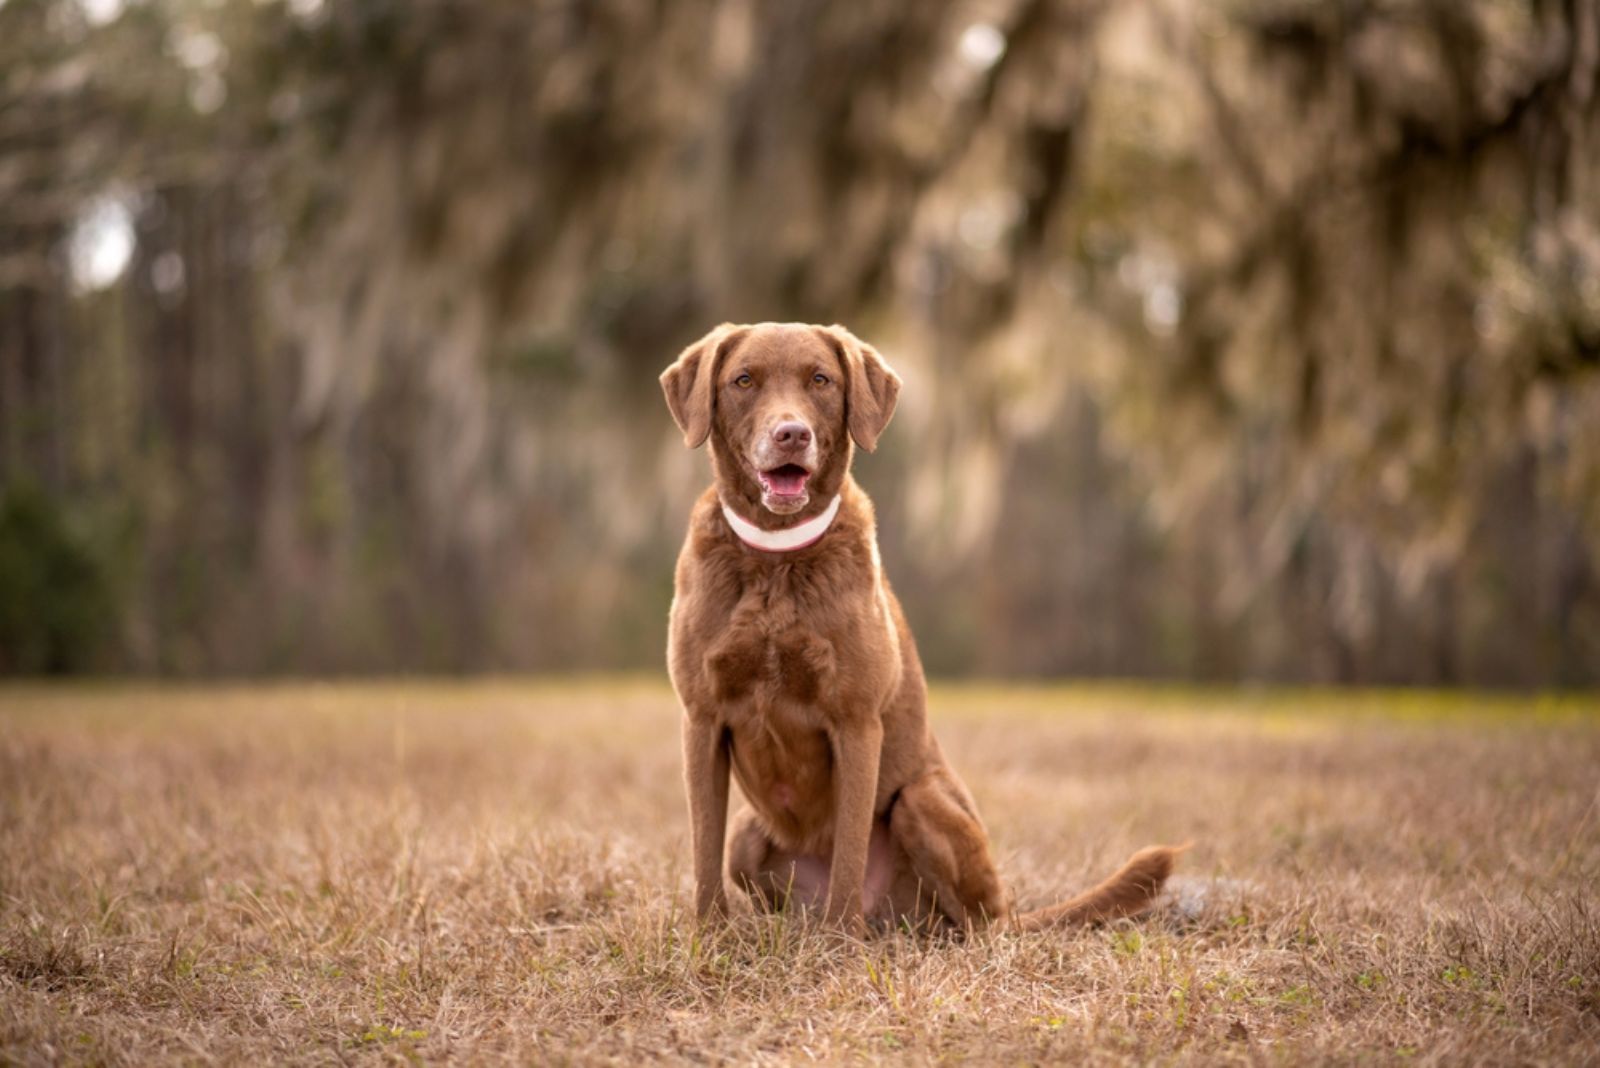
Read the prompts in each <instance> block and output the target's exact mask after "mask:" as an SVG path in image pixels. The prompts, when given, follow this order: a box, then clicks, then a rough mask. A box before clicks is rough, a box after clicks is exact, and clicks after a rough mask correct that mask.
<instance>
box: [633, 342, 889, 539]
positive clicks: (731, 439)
mask: <svg viewBox="0 0 1600 1068" xmlns="http://www.w3.org/2000/svg"><path fill="white" fill-rule="evenodd" d="M661 388H662V389H663V390H665V392H666V394H667V407H668V408H670V409H672V417H673V418H674V419H676V420H677V421H678V426H679V427H680V428H681V429H682V430H683V440H684V443H685V444H687V445H688V446H689V447H690V448H691V449H693V448H698V447H699V446H700V445H701V444H703V443H704V442H705V441H706V440H707V439H708V438H709V439H710V440H711V451H712V459H713V462H714V464H715V466H716V471H717V478H718V481H719V482H720V483H721V488H722V490H723V492H724V499H725V500H726V499H728V495H729V494H732V495H733V496H736V497H739V498H742V499H743V500H745V501H747V502H749V503H750V504H757V503H759V504H760V505H761V506H762V507H764V508H765V509H766V510H767V511H769V512H771V513H773V514H775V515H783V516H787V515H794V514H795V513H797V512H800V511H802V510H804V509H805V507H806V505H807V504H809V503H810V502H811V501H813V500H816V501H819V502H823V501H827V500H830V499H831V498H832V497H833V495H834V494H835V493H837V492H839V487H840V485H842V484H843V482H844V477H845V474H846V472H848V471H849V469H850V455H851V442H852V440H853V441H854V442H855V444H857V445H860V446H861V447H862V448H863V449H866V450H867V451H868V452H871V451H872V450H873V449H874V448H875V447H876V446H877V444H878V435H879V434H881V433H883V428H884V427H885V426H886V425H887V424H888V422H889V417H890V416H891V415H893V414H894V404H895V398H896V397H897V396H898V395H899V393H900V378H899V376H898V375H896V374H895V373H894V372H893V371H891V370H890V369H889V365H888V364H886V363H884V362H883V357H882V356H880V355H878V352H877V350H876V349H874V348H873V347H872V346H871V345H868V344H866V343H865V342H863V341H861V340H859V339H858V338H857V337H856V336H855V335H854V334H852V333H850V331H848V330H846V329H845V328H844V327H842V326H806V325H804V324H801V323H759V324H757V325H755V326H735V325H733V324H731V323H724V324H723V325H722V326H719V327H717V328H716V329H715V330H713V331H711V333H709V334H707V335H706V336H705V337H703V338H701V339H700V340H699V341H697V342H695V343H694V344H693V345H690V346H689V347H688V348H687V349H684V350H683V355H681V356H679V357H678V359H677V361H676V362H675V363H673V365H672V366H671V367H668V368H667V369H666V371H664V372H662V375H661Z"/></svg>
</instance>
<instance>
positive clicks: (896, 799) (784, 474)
mask: <svg viewBox="0 0 1600 1068" xmlns="http://www.w3.org/2000/svg"><path fill="white" fill-rule="evenodd" d="M661 385H662V388H663V389H664V390H665V391H666V395H667V405H668V407H670V408H671V409H672V416H673V418H674V419H676V420H677V423H678V426H679V427H681V428H682V430H683V436H684V441H685V443H686V444H687V445H689V447H691V448H695V447H698V446H699V445H701V444H703V443H705V442H706V441H708V440H709V441H710V442H711V464H712V468H713V471H714V473H715V483H714V485H712V486H711V487H710V488H709V489H707V490H706V492H705V493H704V494H703V495H702V496H701V497H700V499H699V501H698V502H697V503H696V505H695V507H694V511H693V514H692V515H691V516H690V519H689V535H688V540H687V541H685V543H684V546H683V552H682V554H681V555H680V556H679V558H678V569H677V595H676V597H675V599H674V600H673V604H672V622H671V638H670V640H669V643H668V647H667V659H668V663H669V665H670V669H671V673H672V682H673V685H674V687H676V689H677V692H678V697H679V699H680V700H681V701H682V703H683V708H684V720H683V753H684V778H685V781H686V784H687V786H688V792H689V815H690V825H691V828H692V837H693V848H694V879H695V909H696V912H697V913H698V915H699V916H700V917H701V919H702V920H704V919H709V918H713V917H717V916H720V915H723V914H725V911H726V908H727V897H726V892H725V890H724V886H723V865H722V862H723V852H724V848H725V846H726V850H727V854H728V868H729V872H730V874H731V875H732V877H733V880H734V882H735V883H736V884H737V885H738V886H739V887H741V888H742V889H743V890H744V891H745V892H746V893H747V894H748V895H749V896H750V898H751V900H752V901H753V902H754V903H755V905H756V906H757V907H758V908H765V909H779V908H782V907H783V906H784V905H785V903H786V902H789V901H793V902H795V903H796V904H799V905H803V906H805V907H807V908H811V909H820V910H822V912H823V914H824V915H825V916H826V918H827V919H828V920H829V921H831V922H835V923H839V924H842V925H845V926H847V927H852V928H854V927H858V926H859V925H860V924H861V923H862V921H863V920H866V921H868V922H870V923H872V924H873V925H874V926H884V925H893V924H902V923H905V924H910V925H913V926H916V927H919V928H923V929H930V928H936V927H953V928H959V929H968V928H971V927H974V926H980V925H984V924H1004V925H1006V926H1010V927H1021V928H1034V927H1043V926H1047V925H1051V924H1058V923H1061V924H1065V923H1080V922H1092V921H1096V920H1105V919H1110V918H1114V917H1118V916H1127V915H1132V914H1134V913H1137V912H1139V911H1141V910H1143V909H1144V908H1146V907H1147V906H1148V905H1149V903H1150V901H1151V899H1152V898H1153V897H1154V896H1155V894H1156V893H1157V892H1158V891H1159V890H1160V888H1161V885H1162V883H1163V882H1164V881H1165V880H1166V878H1167V875H1168V874H1169V873H1170V872H1171V870H1172V865H1173V859H1174V857H1175V855H1176V854H1177V852H1178V850H1177V849H1174V848H1171V847H1166V846H1154V847H1151V848H1147V849H1144V850H1142V851H1140V852H1138V853H1136V854H1134V856H1133V857H1132V859H1130V860H1129V861H1128V862H1127V863H1126V864H1125V865H1124V866H1123V867H1122V869H1121V870H1120V871H1118V872H1117V873H1116V874H1115V875H1113V876H1111V877H1110V878H1109V879H1107V880H1106V881H1105V882H1103V883H1101V884H1100V885H1099V886H1097V887H1095V888H1094V889H1092V890H1090V891H1088V892H1087V893H1084V894H1080V895H1079V896H1077V897H1074V898H1072V899H1071V900H1070V901H1066V902H1064V903H1062V904H1058V905H1054V906H1051V907H1048V908H1043V909H1039V910H1037V911H1035V912H1029V913H1025V914H1021V915H1018V914H1014V913H1012V912H1011V911H1010V909H1009V907H1008V906H1009V903H1008V901H1007V899H1006V895H1005V893H1004V891H1003V889H1002V887H1001V883H1000V878H999V876H998V875H997V874H996V872H995V866H994V860H993V858H992V857H991V856H990V852H989V841H988V836H987V834H986V833H985V832H984V828H983V824H982V822H981V821H980V820H979V818H978V810H977V807H976V806H975V805H974V804H973V801H972V796H971V794H969V793H968V792H967V789H966V787H965V786H964V785H963V784H962V782H961V780H960V779H959V778H957V777H956V774H955V772H954V771H953V770H951V768H950V765H949V764H948V763H946V761H945V758H944V753H943V752H942V751H941V750H940V748H939V743H938V741H936V740H935V739H934V737H933V734H932V732H931V731H930V730H929V728H928V719H927V711H926V703H927V702H926V689H925V685H924V681H923V675H922V664H921V662H920V661H919V659H918V658H917V648H916V645H915V644H914V643H913V641H912V638H911V632H910V630H909V629H908V628H907V626H906V621H905V617H904V616H903V615H902V614H901V611H900V604H899V602H898V601H896V600H895V596H894V593H893V592H892V591H891V590H890V589H889V580H888V579H887V578H886V577H885V576H884V574H883V567H882V564H881V562H880V561H879V558H878V547H877V536H876V530H875V527H874V520H873V511H872V502H871V501H869V500H868V499H867V495H866V493H864V492H863V491H862V489H861V487H860V486H858V485H856V483H855V481H854V480H853V479H852V478H851V477H850V460H851V455H852V452H853V447H854V446H855V445H859V446H860V447H861V448H863V449H867V450H869V451H870V450H872V449H873V447H874V446H876V444H877V442H878V435H880V434H881V433H883V429H884V426H885V425H886V424H887V423H888V422H889V417H890V416H891V415H892V414H893V413H894V407H895V399H896V396H897V394H898V393H899V391H900V380H899V378H898V377H897V376H896V375H895V373H894V372H893V371H891V370H890V369H889V367H888V365H887V364H885V363H884V361H883V358H882V357H881V356H880V355H879V354H878V353H877V351H876V350H875V349H873V348H872V346H870V345H867V344H864V343H863V342H861V341H860V340H858V339H857V338H856V337H855V336H854V335H852V334H851V333H850V332H849V331H847V330H845V329H844V328H842V327H838V326H830V327H820V326H807V325H803V324H787V323H786V324H779V323H762V324H760V325H756V326H734V325H731V324H726V325H723V326H720V327H718V328H717V329H715V330H713V331H712V332H711V333H710V334H708V335H707V336H706V337H705V338H703V339H701V340H700V341H697V342H695V343H694V344H693V345H690V346H689V347H688V348H687V349H685V350H684V352H683V354H682V355H681V356H679V357H678V359H677V362H675V363H674V364H673V365H672V366H671V367H669V368H667V370H666V371H665V372H664V373H663V374H662V375H661ZM730 772H731V773H732V774H733V775H734V776H735V777H737V778H738V780H739V786H740V788H741V790H742V791H743V793H744V795H745V798H746V799H747V800H748V802H749V807H748V808H746V809H744V810H743V811H742V812H740V813H739V815H737V816H736V817H735V818H734V821H733V830H732V834H731V836H730V835H729V834H728V826H727V824H728V776H729V773H730Z"/></svg>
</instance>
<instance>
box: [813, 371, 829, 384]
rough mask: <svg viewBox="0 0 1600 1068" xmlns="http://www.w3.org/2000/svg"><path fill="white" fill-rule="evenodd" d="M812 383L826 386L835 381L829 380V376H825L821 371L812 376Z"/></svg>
mask: <svg viewBox="0 0 1600 1068" xmlns="http://www.w3.org/2000/svg"><path fill="white" fill-rule="evenodd" d="M811 381H813V382H815V383H816V384H817V385H819V386H825V385H827V384H828V383H829V382H831V381H833V379H831V378H829V377H828V376H827V375H825V374H823V373H822V372H821V371H818V372H817V373H816V374H814V375H812V376H811Z"/></svg>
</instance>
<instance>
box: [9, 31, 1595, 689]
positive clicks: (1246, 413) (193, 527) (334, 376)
mask: <svg viewBox="0 0 1600 1068" xmlns="http://www.w3.org/2000/svg"><path fill="white" fill-rule="evenodd" d="M1597 57H1600V27H1597V24H1596V11H1595V8H1594V5H1593V4H1591V3H1588V2H1585V0H1392V2H1382V3H1379V2H1376V0H1372V2H1366V0H1341V2H1340V3H1337V4H1328V3H1319V2H1311V0H1141V2H1136V3H1126V4H1110V3H1106V2H1103V0H970V2H962V3H954V4H942V5H924V4H918V5H907V4H902V3H894V2H890V0H855V2H852V3H838V2H824V0H793V2H788V3H784V4H761V3H756V2H753V0H685V2H683V3H678V4H673V5H670V6H669V5H657V4H647V3H641V2H636V0H598V2H592V3H578V2H570V3H569V2H541V3H535V4H523V3H510V2H485V3H479V4H472V5H464V4H459V3H446V2H442V0H426V2H422V3H411V4H398V3H392V2H384V0H347V2H334V0H330V2H327V3H315V2H309V0H296V2H293V3H288V4H280V3H256V2H246V0H222V2H217V3H200V2H186V0H148V2H145V3H138V4H129V5H127V6H123V5H121V4H119V3H115V2H113V0H99V2H97V3H94V4H89V5H80V4H78V3H75V2H69V0H7V2H5V3H4V4H0V94H3V95H0V450H3V451H0V480H3V481H0V486H15V485H20V484H22V483H23V482H25V481H32V482H37V483H38V484H39V485H40V486H42V487H43V488H44V490H45V492H46V493H47V494H48V495H49V496H50V499H51V500H52V501H54V502H56V506H58V507H61V508H63V509H65V510H66V512H68V513H70V514H71V516H72V517H73V518H72V522H73V523H74V524H75V525H76V526H78V527H81V528H82V529H84V530H86V531H88V532H90V537H89V540H88V542H86V544H92V545H105V546H124V545H131V546H132V548H130V549H126V550H123V549H118V550H116V551H115V552H114V553H112V554H111V555H109V556H108V557H107V560H106V562H105V563H104V565H103V566H104V567H105V568H106V569H108V570H109V571H110V572H111V573H113V574H114V577H115V581H114V582H113V583H112V585H113V587H114V588H115V589H117V590H118V591H119V596H121V598H122V599H123V601H124V603H123V604H122V606H121V612H120V613H119V615H118V618H119V619H121V620H123V621H124V622H123V625H122V630H121V632H120V634H119V635H118V636H117V637H118V641H117V642H116V643H115V644H116V646H117V649H118V650H119V653H118V655H119V656H120V663H122V664H123V665H124V666H128V667H134V668H140V669H160V670H170V671H224V670H249V671H263V670H314V671H326V670H345V669H352V670H354V669H371V670H375V669H394V668H409V669H468V668H483V667H520V668H544V669H550V668H562V667H574V666H586V667H608V666H623V665H629V666H631V665H654V664H656V663H658V662H659V656H660V645H661V640H662V633H663V618H664V610H665V604H666V599H667V597H668V596H670V565H671V559H672V556H673V554H674V553H675V552H676V547H677V541H678V536H679V530H678V527H679V524H680V522H681V517H682V514H683V511H684V508H685V502H686V501H687V499H688V497H689V495H690V494H691V493H693V492H694V491H695V490H696V489H697V488H698V486H699V485H700V484H701V482H702V481H703V479H704V473H703V466H702V464H701V462H700V461H699V460H698V459H697V458H695V457H692V456H689V455H687V454H685V453H683V452H682V451H681V450H680V449H678V448H676V447H675V446H674V445H673V444H672V442H673V435H672V433H671V431H670V427H669V426H668V420H667V419H666V417H665V415H664V413H663V412H662V410H661V405H660V401H659V397H658V396H657V392H656V388H655V383H654V378H655V373H656V371H657V370H658V369H659V367H660V366H661V365H662V364H663V363H664V362H665V361H666V360H667V359H668V358H669V357H670V355H671V354H672V353H673V352H675V351H676V350H677V348H678V347H680V346H681V345H682V344H683V343H685V342H686V341H687V340H688V339H690V338H692V337H693V336H696V335H697V334H698V333H700V332H702V331H703V330H704V329H705V328H706V327H707V326H709V325H711V324H713V323H715V322H718V321H721V320H724V319H734V320H754V319H760V318H784V319H813V320H823V321H830V320H843V321H848V322H850V323H852V324H853V325H854V326H856V327H857V329H858V330H860V331H861V332H863V333H865V334H867V335H868V336H871V337H873V338H874V339H875V340H878V341H880V342H882V344H883V347H884V348H885V349H886V351H888V353H889V354H890V357H891V359H892V360H893V362H895V364H896V365H897V366H898V367H900V368H901V369H902V370H903V371H904V372H905V374H906V375H907V378H908V380H909V386H908V389H907V391H906V395H905V400H904V405H903V409H902V416H901V419H902V421H903V425H901V426H899V427H898V428H897V430H896V432H895V433H894V434H891V435H890V437H889V439H887V441H886V448H885V450H884V451H883V452H882V453H880V454H878V455H876V456H873V457H870V458H866V459H864V461H863V465H862V466H863V469H864V473H863V477H864V479H865V480H866V481H867V482H868V484H869V485H870V487H871V488H872V489H873V491H874V492H875V494H876V495H877V497H878V499H879V501H880V519H881V522H882V527H883V538H884V542H885V551H886V553H887V555H888V556H889V558H890V565H891V567H892V568H893V570H894V573H895V575H896V584H897V587H898V588H900V589H901V590H902V591H903V592H904V595H905V598H906V601H907V604H908V608H909V610H910V611H911V613H912V615H913V617H914V622H915V624H916V625H917V627H918V629H919V632H921V633H922V634H923V636H924V644H925V645H926V646H927V648H928V658H929V661H930V663H931V664H932V665H933V666H934V667H935V668H936V669H939V670H978V671H984V672H995V673H1011V672H1028V673H1042V674H1044V673H1058V672H1074V673H1093V674H1108V673H1110V674H1154V675H1195V676H1203V677H1241V676H1248V677H1262V678H1313V679H1325V680H1348V681H1441V682H1443V681H1464V682H1494V683H1519V684H1534V683H1555V682H1564V683H1580V682H1593V681H1595V679H1596V678H1597V673H1600V578H1597V574H1596V562H1597V560H1600V375H1597V374H1596V366H1597V364H1600V218H1597V215H1600V208H1597V204H1600V197H1597V196H1596V190H1595V187H1594V186H1595V175H1596V172H1597V164H1600V160H1597V157H1596V153H1597V141H1596V137H1595V127H1596V100H1595V96H1596V81H1597V74H1596V71H1597V63H1600V58H1597ZM119 241H120V242H122V243H123V247H124V250H125V251H124V254H123V256H122V259H123V260H125V262H124V263H121V264H119V263H118V262H117V256H116V255H115V253H116V252H117V249H118V245H119ZM113 268H114V269H113ZM108 552H110V551H109V550H108ZM973 576H977V577H978V579H977V581H973ZM8 663H10V664H11V665H12V666H13V668H15V667H17V666H19V664H18V662H16V661H8Z"/></svg>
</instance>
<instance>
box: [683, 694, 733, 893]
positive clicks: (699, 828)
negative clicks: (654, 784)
mask: <svg viewBox="0 0 1600 1068" xmlns="http://www.w3.org/2000/svg"><path fill="white" fill-rule="evenodd" d="M683 780H684V785H685V786H686V787H687V788H688V793H689V834H690V839H691V842H692V844H693V849H694V911H695V915H697V916H698V917H699V918H700V919H701V920H702V921H704V920H710V919H716V918H720V917H722V916H726V915H727V912H728V895H727V892H726V891H725V890H723V888H722V850H723V839H724V838H726V836H727V832H728V740H727V737H726V732H725V731H724V729H723V726H722V724H721V722H719V721H717V720H714V719H711V718H709V717H705V716H697V715H695V714H694V713H692V712H689V713H685V714H684V718H683Z"/></svg>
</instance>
